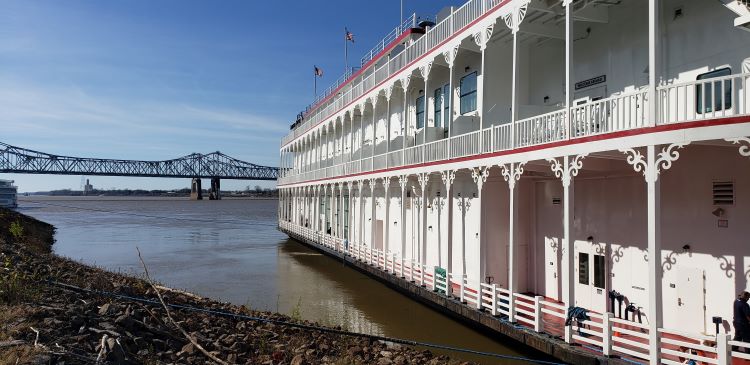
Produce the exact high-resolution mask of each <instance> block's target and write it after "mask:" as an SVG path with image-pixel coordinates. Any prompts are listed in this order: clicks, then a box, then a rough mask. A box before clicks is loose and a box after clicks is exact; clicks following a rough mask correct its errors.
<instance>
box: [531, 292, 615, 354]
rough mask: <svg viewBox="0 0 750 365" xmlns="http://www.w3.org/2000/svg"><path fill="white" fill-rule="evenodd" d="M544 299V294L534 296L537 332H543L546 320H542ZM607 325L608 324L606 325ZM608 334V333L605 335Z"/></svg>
mask: <svg viewBox="0 0 750 365" xmlns="http://www.w3.org/2000/svg"><path fill="white" fill-rule="evenodd" d="M543 299H544V297H543V296H541V295H537V296H535V297H534V331H536V332H542V331H543V330H544V329H543V328H544V321H542V319H543V318H542V317H543V314H544V313H542V300H543ZM608 314H609V313H608ZM605 326H606V325H605ZM605 336H606V335H605ZM604 343H605V344H606V343H607V340H604Z"/></svg>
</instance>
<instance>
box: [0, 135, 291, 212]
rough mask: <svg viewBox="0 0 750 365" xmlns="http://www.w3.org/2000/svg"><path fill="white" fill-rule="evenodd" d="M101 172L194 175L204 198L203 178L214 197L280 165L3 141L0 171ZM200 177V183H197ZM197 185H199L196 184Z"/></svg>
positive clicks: (274, 174)
mask: <svg viewBox="0 0 750 365" xmlns="http://www.w3.org/2000/svg"><path fill="white" fill-rule="evenodd" d="M3 172H4V173H20V174H51V175H92V176H95V175H98V176H138V177H172V178H174V177H177V178H192V179H193V191H194V192H195V191H196V190H197V193H198V195H199V196H198V197H197V198H200V195H201V194H200V190H201V188H200V178H210V179H211V190H212V198H214V196H213V193H214V192H213V191H214V190H216V194H217V195H216V197H215V198H217V199H218V191H219V180H220V179H234V180H276V179H278V177H279V168H277V167H269V166H260V165H256V164H253V163H250V162H245V161H241V160H238V159H236V158H232V157H230V156H227V155H225V154H223V153H221V152H212V153H209V154H205V155H204V154H200V153H192V154H189V155H187V156H184V157H180V158H176V159H173V160H164V161H138V160H114V159H103V158H83V157H70V156H58V155H53V154H50V153H45V152H39V151H34V150H29V149H26V148H21V147H15V146H11V145H9V144H6V143H2V142H0V173H3ZM196 180H197V183H196ZM196 184H197V186H196Z"/></svg>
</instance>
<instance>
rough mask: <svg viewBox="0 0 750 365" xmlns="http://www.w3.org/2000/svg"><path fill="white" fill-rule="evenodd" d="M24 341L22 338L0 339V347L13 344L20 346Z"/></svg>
mask: <svg viewBox="0 0 750 365" xmlns="http://www.w3.org/2000/svg"><path fill="white" fill-rule="evenodd" d="M25 344H26V341H24V340H8V341H0V349H1V348H3V347H13V346H21V345H25Z"/></svg>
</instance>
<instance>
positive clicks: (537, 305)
mask: <svg viewBox="0 0 750 365" xmlns="http://www.w3.org/2000/svg"><path fill="white" fill-rule="evenodd" d="M279 227H280V228H281V229H283V230H285V231H286V232H288V233H291V234H294V235H296V236H298V237H300V238H304V239H306V240H308V242H311V243H314V244H318V245H321V246H323V247H326V248H328V249H330V250H333V251H337V252H340V253H341V254H343V255H346V256H348V257H350V258H352V259H354V260H359V261H361V262H364V263H367V264H368V265H371V266H373V267H376V268H379V269H380V270H382V271H384V272H386V273H389V274H393V275H398V276H399V277H401V278H404V279H405V280H408V281H410V282H412V283H414V285H419V286H422V287H425V288H427V289H429V290H433V291H435V292H440V293H443V294H444V295H446V296H448V297H452V298H456V299H457V300H459V301H460V302H461V303H465V305H467V306H469V307H470V308H474V309H478V310H483V311H486V312H487V313H489V314H491V315H492V316H503V317H507V318H509V319H511V317H510V316H511V314H512V315H513V316H512V320H513V321H514V322H517V323H518V324H520V325H522V326H523V327H525V328H527V329H528V330H533V331H535V332H545V333H548V334H550V335H553V336H561V335H562V334H563V333H565V332H566V329H565V326H564V324H563V323H564V321H565V318H566V313H567V312H566V308H565V306H564V305H563V304H561V303H558V302H555V301H551V300H549V299H546V298H544V297H541V296H530V295H526V294H522V293H511V292H510V291H508V290H507V289H505V288H502V287H500V286H498V285H496V284H486V283H479V284H478V285H477V284H476V283H471V282H469V280H468V279H467V277H466V275H464V274H456V273H445V276H443V275H442V274H441V275H436V274H435V273H436V270H437V268H433V267H430V266H427V265H424V264H421V263H419V262H417V261H411V260H404V259H403V257H401V256H399V255H397V254H395V253H391V252H386V251H383V250H381V249H377V248H371V247H370V246H368V245H366V244H359V243H354V242H348V241H346V240H344V239H342V238H339V237H333V236H331V235H328V234H324V233H322V232H316V231H315V230H314V229H311V228H307V227H303V226H300V225H297V224H294V223H291V222H288V221H283V220H280V221H279ZM587 314H588V315H589V317H590V318H591V319H590V320H588V321H586V322H584V324H583V325H582V326H578V325H573V326H571V328H569V332H570V333H571V335H570V339H569V340H570V341H571V342H577V343H580V344H583V345H585V346H587V347H588V348H589V349H592V350H597V351H600V352H601V353H602V354H603V355H607V356H609V355H619V356H625V357H629V358H631V359H636V360H639V361H644V360H645V361H647V360H648V359H649V358H650V353H649V333H648V326H647V325H645V324H642V323H638V322H632V321H629V320H624V319H620V318H614V317H613V315H612V313H604V314H599V313H594V312H591V311H589V312H588V313H587ZM659 333H660V349H659V351H660V353H661V356H660V362H661V363H662V364H667V365H672V364H674V365H677V364H683V363H685V361H687V360H693V361H696V362H697V363H698V364H717V365H730V364H731V363H732V360H733V359H734V360H738V361H740V360H750V354H748V353H746V352H745V351H748V350H750V343H746V342H740V341H732V340H731V339H730V335H729V334H718V335H716V336H708V335H701V334H691V333H682V332H679V331H675V330H669V329H659ZM561 337H563V338H564V337H565V336H561ZM734 347H737V348H734Z"/></svg>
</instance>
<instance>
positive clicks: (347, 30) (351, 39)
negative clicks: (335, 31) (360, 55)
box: [344, 28, 354, 43]
mask: <svg viewBox="0 0 750 365" xmlns="http://www.w3.org/2000/svg"><path fill="white" fill-rule="evenodd" d="M344 31H346V40H347V41H352V43H354V34H352V32H350V31H349V29H346V28H344Z"/></svg>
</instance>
